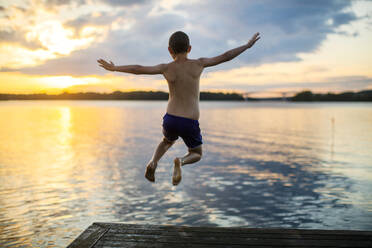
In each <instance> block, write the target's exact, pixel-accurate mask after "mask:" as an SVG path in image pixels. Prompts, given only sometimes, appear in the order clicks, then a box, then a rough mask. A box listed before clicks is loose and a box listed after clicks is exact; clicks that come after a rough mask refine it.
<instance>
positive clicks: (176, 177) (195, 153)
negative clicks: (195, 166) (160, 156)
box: [172, 145, 203, 185]
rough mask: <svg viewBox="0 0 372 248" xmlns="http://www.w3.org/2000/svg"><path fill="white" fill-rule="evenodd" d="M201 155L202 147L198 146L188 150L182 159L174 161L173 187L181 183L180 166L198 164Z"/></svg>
mask: <svg viewBox="0 0 372 248" xmlns="http://www.w3.org/2000/svg"><path fill="white" fill-rule="evenodd" d="M202 155H203V153H202V146H201V145H200V146H198V147H195V148H189V152H188V153H187V154H186V155H185V156H184V157H182V158H175V159H174V169H173V177H172V183H173V185H177V184H179V183H180V182H181V179H182V176H181V166H183V165H185V164H192V163H195V162H198V161H199V160H200V159H201V157H202Z"/></svg>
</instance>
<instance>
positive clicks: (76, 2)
mask: <svg viewBox="0 0 372 248" xmlns="http://www.w3.org/2000/svg"><path fill="white" fill-rule="evenodd" d="M178 30H182V31H184V32H186V33H187V34H188V35H189V37H190V41H191V46H192V50H191V52H190V54H189V57H190V58H199V57H211V56H216V55H219V54H221V53H223V52H225V51H226V50H228V49H231V48H234V47H236V46H240V45H243V44H244V43H246V42H247V41H248V40H249V39H250V37H251V36H252V35H253V34H254V33H255V32H260V33H261V37H262V38H261V40H259V41H258V42H257V44H256V45H255V46H254V47H253V48H252V49H249V50H248V51H246V52H245V53H243V54H241V55H240V56H239V57H237V58H236V59H235V60H233V61H230V62H228V63H225V64H221V65H218V66H216V67H213V68H208V69H206V70H205V71H204V74H203V76H202V78H201V90H224V91H239V92H251V93H252V94H253V95H257V96H259V95H265V94H266V95H267V94H271V93H272V92H296V91H300V90H304V89H309V90H312V91H315V92H328V91H332V92H340V91H350V90H351V91H359V90H363V89H372V69H371V68H372V45H371V44H372V1H366V0H354V1H352V0H345V1H343V0H334V1H333V0H301V1H300V0H283V1H278V0H250V1H248V0H242V1H237V0H231V1H222V0H221V1H215V0H205V1H201V0H200V1H196V0H188V1H185V0H184V1H178V0H177V1H176V0H174V1H165V0H163V1H155V0H153V1H152V0H139V1H136V0H122V1H120V0H44V1H42V0H24V1H23V0H0V54H1V56H0V93H40V92H45V93H60V92H62V91H64V90H67V91H69V92H84V91H95V92H112V91H114V90H167V85H166V82H165V80H164V79H163V77H162V76H161V75H158V76H149V75H143V76H136V75H130V74H124V73H119V72H107V71H105V70H103V69H102V68H101V67H99V66H98V65H97V62H96V60H97V59H98V58H103V59H106V60H112V61H113V62H114V63H115V64H117V65H123V64H142V65H155V64H159V63H165V62H170V61H171V57H170V56H169V53H168V50H167V47H168V39H169V36H170V35H171V34H172V33H173V32H175V31H178Z"/></svg>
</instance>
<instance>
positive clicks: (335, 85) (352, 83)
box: [204, 75, 372, 93]
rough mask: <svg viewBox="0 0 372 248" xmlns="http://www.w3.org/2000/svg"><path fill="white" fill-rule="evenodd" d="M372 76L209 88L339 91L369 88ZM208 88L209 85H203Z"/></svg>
mask: <svg viewBox="0 0 372 248" xmlns="http://www.w3.org/2000/svg"><path fill="white" fill-rule="evenodd" d="M371 86H372V78H371V77H366V76H359V75H355V76H343V77H330V78H326V79H325V80H324V81H308V82H291V83H275V84H270V83H268V84H264V85H263V84H234V83H233V84H224V85H221V87H215V86H211V89H235V90H241V91H244V92H251V93H260V92H265V93H269V92H288V93H291V92H292V93H294V92H299V91H302V90H312V91H314V92H341V91H360V90H364V89H367V88H371ZM204 88H205V89H208V88H209V86H206V87H204Z"/></svg>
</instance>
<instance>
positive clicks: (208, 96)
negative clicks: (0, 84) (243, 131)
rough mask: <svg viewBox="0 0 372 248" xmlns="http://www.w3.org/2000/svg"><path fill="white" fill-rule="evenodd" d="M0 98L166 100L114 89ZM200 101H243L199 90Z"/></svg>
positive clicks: (154, 94)
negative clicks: (110, 91)
mask: <svg viewBox="0 0 372 248" xmlns="http://www.w3.org/2000/svg"><path fill="white" fill-rule="evenodd" d="M0 100H168V93H167V92H164V91H131V92H122V91H115V92H112V93H95V92H86V93H67V92H64V93H61V94H57V95H49V94H0ZM200 100H202V101H243V100H244V98H243V96H242V95H240V94H237V93H222V92H200Z"/></svg>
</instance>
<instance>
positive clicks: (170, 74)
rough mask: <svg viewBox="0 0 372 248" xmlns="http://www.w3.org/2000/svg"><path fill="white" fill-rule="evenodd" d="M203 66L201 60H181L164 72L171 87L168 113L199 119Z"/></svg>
mask: <svg viewBox="0 0 372 248" xmlns="http://www.w3.org/2000/svg"><path fill="white" fill-rule="evenodd" d="M202 71H203V66H202V64H201V63H200V61H199V60H191V59H187V58H180V59H177V60H176V61H173V62H171V63H169V64H167V65H166V69H165V70H164V72H163V75H164V77H165V79H166V80H167V82H168V87H169V101H168V107H167V113H168V114H171V115H175V116H181V117H186V118H190V119H194V120H198V119H199V81H200V75H201V73H202Z"/></svg>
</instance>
